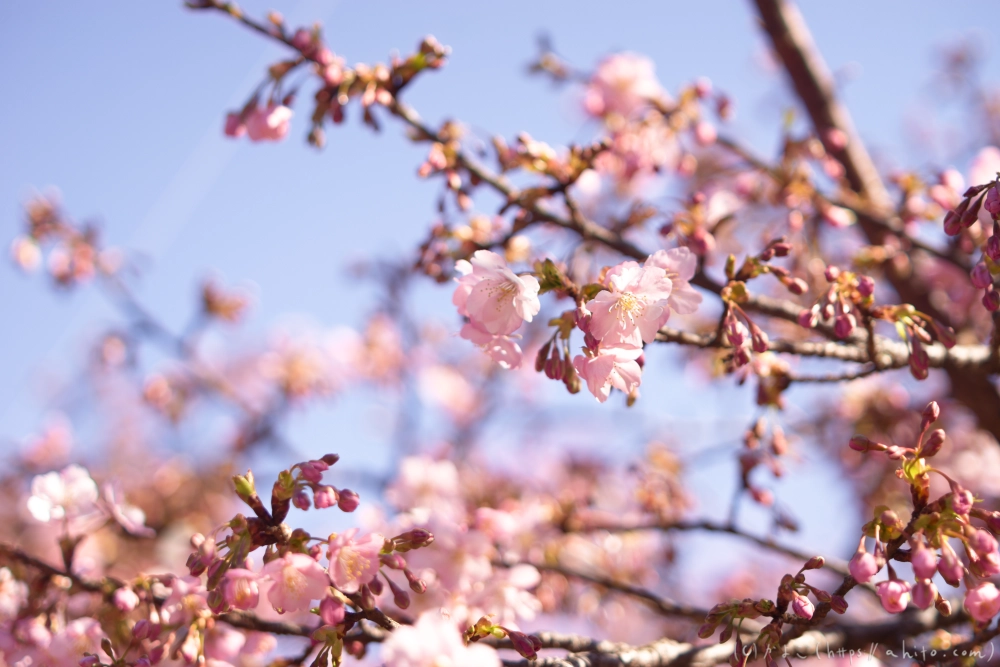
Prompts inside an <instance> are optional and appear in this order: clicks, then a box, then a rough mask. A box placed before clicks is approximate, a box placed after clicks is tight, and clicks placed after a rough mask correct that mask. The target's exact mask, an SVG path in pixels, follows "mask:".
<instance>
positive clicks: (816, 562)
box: [802, 556, 826, 570]
mask: <svg viewBox="0 0 1000 667" xmlns="http://www.w3.org/2000/svg"><path fill="white" fill-rule="evenodd" d="M824 564H826V560H825V559H824V558H823V557H822V556H813V557H812V558H810V559H809V560H808V561H806V564H805V565H803V566H802V569H803V570H818V569H819V568H821V567H823V565H824Z"/></svg>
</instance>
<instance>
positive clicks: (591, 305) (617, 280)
mask: <svg viewBox="0 0 1000 667" xmlns="http://www.w3.org/2000/svg"><path fill="white" fill-rule="evenodd" d="M604 282H605V285H606V286H607V287H608V289H607V290H604V291H602V292H600V293H598V294H597V296H596V297H594V298H593V299H592V300H590V301H588V302H587V309H588V310H590V312H591V313H592V314H593V317H592V319H591V324H590V333H591V334H593V335H594V337H596V338H597V339H598V340H600V341H601V343H602V344H603V345H604V346H606V347H609V348H611V347H642V343H643V342H646V343H652V342H653V340H654V339H655V338H656V332H657V331H659V330H660V327H662V326H663V325H664V323H666V321H667V318H668V317H670V309H669V305H670V302H669V298H670V292H671V288H672V284H671V282H670V278H668V277H667V272H666V271H665V270H664V269H662V268H660V267H658V266H647V267H641V266H639V265H638V264H637V263H636V262H624V263H622V264H619V265H618V266H616V267H614V268H613V269H611V270H610V271H608V274H607V276H606V278H605V281H604Z"/></svg>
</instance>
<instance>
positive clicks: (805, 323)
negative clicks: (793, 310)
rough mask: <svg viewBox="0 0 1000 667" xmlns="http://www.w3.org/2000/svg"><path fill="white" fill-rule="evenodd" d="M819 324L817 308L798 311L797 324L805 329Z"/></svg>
mask: <svg viewBox="0 0 1000 667" xmlns="http://www.w3.org/2000/svg"><path fill="white" fill-rule="evenodd" d="M817 324H819V309H818V308H816V307H813V308H809V309H807V310H803V311H801V312H800V313H799V326H801V327H805V328H807V329H812V328H814V327H815V326H816V325H817Z"/></svg>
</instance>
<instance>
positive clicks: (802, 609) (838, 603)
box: [778, 556, 847, 620]
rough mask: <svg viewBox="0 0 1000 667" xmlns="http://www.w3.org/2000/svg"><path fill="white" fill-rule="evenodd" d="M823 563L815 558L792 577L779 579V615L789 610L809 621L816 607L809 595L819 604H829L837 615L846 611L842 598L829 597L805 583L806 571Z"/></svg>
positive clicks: (815, 568) (844, 601)
mask: <svg viewBox="0 0 1000 667" xmlns="http://www.w3.org/2000/svg"><path fill="white" fill-rule="evenodd" d="M824 562H825V561H824V560H823V557H822V556H815V557H813V558H810V559H809V560H808V561H806V564H805V565H803V566H802V567H801V568H800V569H799V571H798V572H797V573H796V574H795V575H794V576H792V575H791V574H786V575H785V576H783V577H782V578H781V584H780V585H779V586H778V611H779V612H780V613H782V614H783V613H784V612H785V611H786V610H787V609H789V608H791V612H792V613H793V614H795V615H796V616H798V617H799V618H803V619H805V620H809V619H811V618H812V617H813V614H814V613H815V612H816V605H815V604H814V603H813V601H812V600H810V599H809V596H810V595H812V596H813V597H814V598H816V600H817V601H818V602H820V603H824V604H829V605H830V609H831V610H833V611H834V612H835V613H837V614H843V613H844V612H846V611H847V601H846V600H845V599H844V598H843V597H841V596H839V595H830V593H828V592H827V591H824V590H822V589H819V588H816V587H815V586H812V585H810V584H807V583H806V575H805V573H806V572H807V571H808V570H817V569H819V568H821V567H823V565H824Z"/></svg>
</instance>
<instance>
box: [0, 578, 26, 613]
mask: <svg viewBox="0 0 1000 667" xmlns="http://www.w3.org/2000/svg"><path fill="white" fill-rule="evenodd" d="M27 599H28V585H27V584H25V583H24V582H23V581H20V580H18V579H15V578H14V575H13V574H12V573H11V571H10V570H8V569H7V568H5V567H0V621H9V620H10V619H12V618H14V617H15V616H17V612H18V610H19V609H20V608H21V606H22V605H23V604H24V603H25V601H27Z"/></svg>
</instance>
